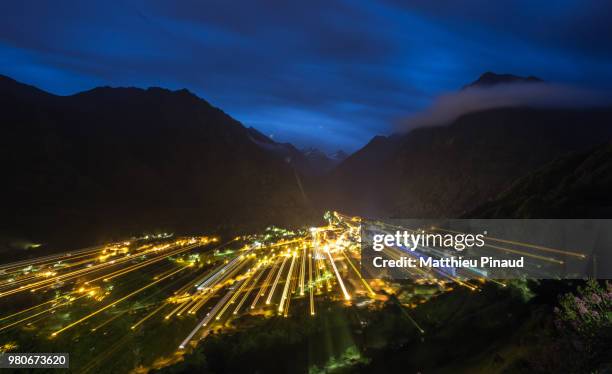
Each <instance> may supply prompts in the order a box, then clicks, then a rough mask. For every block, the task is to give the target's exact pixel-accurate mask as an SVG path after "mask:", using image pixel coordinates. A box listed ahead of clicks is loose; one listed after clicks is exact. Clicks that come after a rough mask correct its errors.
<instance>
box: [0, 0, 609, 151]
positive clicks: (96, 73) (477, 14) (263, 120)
mask: <svg viewBox="0 0 612 374" xmlns="http://www.w3.org/2000/svg"><path fill="white" fill-rule="evenodd" d="M434 3H435V4H434ZM611 14H612V2H609V1H592V2H591V1H584V0H555V1H550V2H549V3H548V4H546V3H545V2H542V1H512V2H509V1H490V0H486V1H485V0H472V1H470V0H464V1H456V0H442V1H429V0H418V1H408V2H400V1H392V0H388V1H376V2H374V1H357V0H351V1H345V2H332V1H327V0H326V1H317V0H313V1H299V2H298V1H241V2H239V1H227V0H221V1H206V0H186V1H182V0H181V1H156V0H134V1H132V0H126V1H108V0H106V1H83V0H77V1H62V0H56V1H24V0H20V1H5V2H2V4H0V73H1V74H5V75H8V76H11V77H13V78H15V79H17V80H20V81H23V82H26V83H29V84H33V85H36V86H38V87H40V88H42V89H45V90H47V91H50V92H53V93H58V94H71V93H75V92H77V91H81V90H86V89H89V88H92V87H94V86H99V85H111V86H140V87H148V86H162V87H168V88H173V89H175V88H176V89H178V88H182V87H186V88H188V89H189V90H191V91H193V92H195V93H196V94H198V95H199V96H201V97H203V98H205V99H207V100H208V101H210V102H211V103H212V104H214V105H216V106H218V107H220V108H222V109H223V110H225V111H226V112H228V113H229V114H231V115H232V116H234V117H235V118H236V119H238V120H240V121H242V122H243V123H244V124H246V125H252V126H255V127H257V128H259V129H260V130H262V131H263V132H264V133H266V134H269V135H273V137H274V138H275V139H276V140H279V141H290V142H293V143H295V144H297V145H298V146H309V145H314V146H318V147H320V148H323V149H326V150H333V149H338V148H342V149H345V150H349V151H353V150H355V149H356V148H358V147H360V146H362V145H363V144H365V143H366V142H367V141H368V140H369V139H370V138H371V137H372V136H374V135H376V134H388V133H390V132H391V131H393V128H394V124H395V123H397V121H399V120H401V119H403V118H406V117H408V116H410V115H411V114H413V113H416V112H418V111H421V110H423V109H424V108H426V107H427V106H428V105H429V104H430V103H431V102H432V100H433V99H434V98H435V97H436V96H438V95H440V94H443V93H445V92H449V91H453V90H456V89H458V88H460V87H461V86H463V85H464V84H466V83H468V82H470V81H473V80H474V79H476V78H477V77H478V76H479V75H480V74H481V73H482V72H484V71H487V70H491V71H496V72H509V73H514V74H519V75H536V76H539V77H541V78H543V79H545V80H548V81H555V82H561V83H567V84H572V85H579V86H583V87H586V88H594V89H604V90H609V89H612V22H610V19H609V17H610V15H611Z"/></svg>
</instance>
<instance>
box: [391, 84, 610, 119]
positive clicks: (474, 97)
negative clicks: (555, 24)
mask: <svg viewBox="0 0 612 374" xmlns="http://www.w3.org/2000/svg"><path fill="white" fill-rule="evenodd" d="M609 105H612V92H603V91H594V90H589V89H584V88H579V87H574V86H569V85H561V84H551V83H544V82H541V83H509V84H501V85H496V86H492V87H468V88H466V89H463V90H461V91H459V92H455V93H450V94H445V95H442V96H439V97H438V98H437V99H435V100H434V102H433V103H432V105H431V106H430V107H429V108H428V109H426V110H424V111H422V112H420V113H417V114H415V115H413V116H410V117H408V118H406V119H404V120H402V121H401V122H400V126H399V127H400V130H409V129H412V128H415V127H422V126H440V125H446V124H448V123H450V122H452V121H454V120H455V119H457V118H458V117H460V116H461V115H463V114H466V113H470V112H477V111H481V110H486V109H492V108H501V107H521V106H528V107H536V108H588V107H602V106H609Z"/></svg>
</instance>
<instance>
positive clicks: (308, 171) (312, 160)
mask: <svg viewBox="0 0 612 374" xmlns="http://www.w3.org/2000/svg"><path fill="white" fill-rule="evenodd" d="M247 130H248V132H249V136H250V137H251V140H253V142H255V143H256V144H257V145H259V146H260V147H261V148H262V149H264V150H266V151H267V152H269V153H270V154H271V155H273V156H274V157H276V158H278V159H281V160H283V161H284V162H285V163H287V164H288V165H291V166H292V167H293V168H295V170H296V171H297V172H299V174H300V175H302V176H304V177H306V178H308V179H311V178H312V177H320V176H322V175H323V174H325V173H327V172H328V171H330V170H331V169H332V168H334V167H335V166H336V165H338V164H339V163H340V162H342V161H343V160H344V159H346V157H348V155H347V154H346V153H345V152H344V151H342V150H339V151H337V152H334V153H332V154H330V155H328V154H326V153H325V152H323V151H321V150H319V149H316V148H314V147H309V148H306V149H303V150H299V149H297V148H296V147H295V146H293V144H291V143H278V142H275V141H274V140H272V139H271V138H270V137H268V136H266V135H264V134H262V133H261V132H260V131H259V130H257V129H255V128H253V127H249V128H248V129H247Z"/></svg>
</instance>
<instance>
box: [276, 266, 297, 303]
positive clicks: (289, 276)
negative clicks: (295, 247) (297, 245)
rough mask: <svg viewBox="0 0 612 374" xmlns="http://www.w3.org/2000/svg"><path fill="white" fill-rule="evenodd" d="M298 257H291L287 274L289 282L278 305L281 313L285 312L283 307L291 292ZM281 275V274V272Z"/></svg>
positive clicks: (286, 282)
mask: <svg viewBox="0 0 612 374" xmlns="http://www.w3.org/2000/svg"><path fill="white" fill-rule="evenodd" d="M296 257H297V256H296V255H295V254H293V255H292V256H291V265H289V272H288V273H287V280H286V281H285V288H284V289H283V294H282V296H281V300H280V303H279V304H278V311H279V312H280V313H282V312H283V305H284V304H285V300H286V299H287V293H288V292H289V286H290V284H291V282H290V281H291V275H292V274H293V265H295V258H296ZM279 274H280V272H279Z"/></svg>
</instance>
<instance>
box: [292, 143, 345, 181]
mask: <svg viewBox="0 0 612 374" xmlns="http://www.w3.org/2000/svg"><path fill="white" fill-rule="evenodd" d="M302 154H304V156H305V157H306V160H308V163H309V164H310V165H311V168H312V170H313V171H314V173H315V175H323V174H325V173H327V172H329V171H330V170H331V169H333V168H334V167H336V166H337V165H338V164H340V163H341V162H342V161H344V160H345V159H346V158H347V157H348V155H347V154H346V153H345V152H344V151H342V150H339V151H336V152H334V153H332V154H327V153H325V152H323V151H321V150H319V149H317V148H313V147H310V148H306V149H304V150H302Z"/></svg>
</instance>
